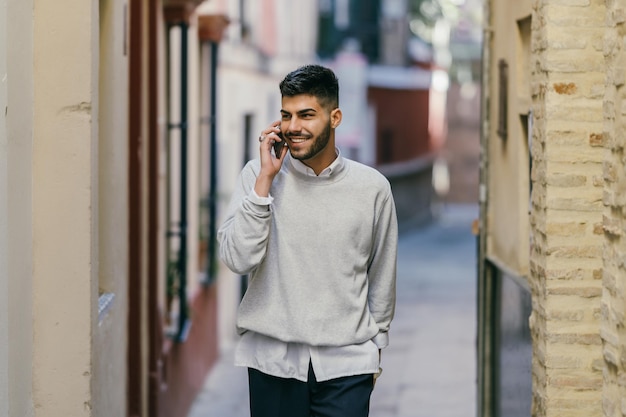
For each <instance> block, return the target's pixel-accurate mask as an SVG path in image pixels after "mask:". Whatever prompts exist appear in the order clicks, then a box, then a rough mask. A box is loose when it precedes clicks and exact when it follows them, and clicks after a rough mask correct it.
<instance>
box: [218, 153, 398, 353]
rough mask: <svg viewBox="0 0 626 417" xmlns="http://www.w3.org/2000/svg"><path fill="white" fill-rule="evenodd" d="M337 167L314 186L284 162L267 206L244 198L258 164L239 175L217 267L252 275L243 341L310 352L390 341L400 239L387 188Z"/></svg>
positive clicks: (366, 173) (375, 177) (356, 168)
mask: <svg viewBox="0 0 626 417" xmlns="http://www.w3.org/2000/svg"><path fill="white" fill-rule="evenodd" d="M338 158H340V159H339V161H338V162H339V163H338V164H334V165H335V169H334V170H333V171H332V173H331V175H330V176H326V177H322V176H320V177H315V176H307V175H305V174H303V173H301V172H299V171H297V170H295V168H294V167H293V166H292V162H293V161H292V159H291V157H290V155H287V157H286V158H285V161H284V163H283V166H282V168H281V171H280V172H279V173H278V174H277V175H276V177H275V178H274V181H273V183H272V187H271V190H270V194H271V195H272V196H273V198H274V201H273V203H272V204H271V205H270V206H266V205H259V204H255V203H253V202H252V201H251V199H250V198H248V196H249V195H250V193H251V190H252V189H253V188H254V184H255V180H256V177H257V175H258V173H259V171H260V161H259V160H258V159H256V160H253V161H250V162H249V163H248V164H247V165H246V166H245V167H244V169H243V170H242V172H241V174H240V176H239V179H238V183H237V186H236V189H235V191H234V194H233V197H232V200H231V203H230V207H229V209H228V213H227V215H226V219H225V221H224V223H223V225H222V227H221V228H220V230H219V232H218V240H219V243H220V258H221V259H222V261H223V262H224V263H225V264H226V265H227V266H228V267H229V268H230V269H231V270H232V271H233V272H235V273H239V274H250V281H249V286H248V289H247V291H246V293H245V296H244V298H243V300H242V302H241V304H240V306H239V314H238V318H237V330H238V332H239V333H240V334H242V333H244V332H246V331H248V330H250V331H254V332H257V333H260V334H263V335H266V336H270V337H273V338H275V339H278V340H281V341H283V342H297V343H304V344H307V345H310V346H347V345H353V344H358V343H363V342H365V341H367V340H370V339H372V338H374V337H377V336H378V337H377V339H379V340H380V339H381V338H382V339H383V340H386V339H387V331H388V330H389V325H390V322H391V319H392V318H393V314H394V308H395V279H396V255H397V240H398V228H397V221H396V213H395V206H394V201H393V196H392V194H391V187H390V185H389V182H388V181H387V179H386V178H385V177H384V176H383V175H381V174H380V173H379V172H378V171H376V170H375V169H373V168H370V167H368V166H366V165H363V164H360V163H357V162H354V161H351V160H348V159H345V158H342V157H341V156H338ZM381 336H382V337H381ZM384 344H385V345H386V343H384ZM379 347H384V346H379Z"/></svg>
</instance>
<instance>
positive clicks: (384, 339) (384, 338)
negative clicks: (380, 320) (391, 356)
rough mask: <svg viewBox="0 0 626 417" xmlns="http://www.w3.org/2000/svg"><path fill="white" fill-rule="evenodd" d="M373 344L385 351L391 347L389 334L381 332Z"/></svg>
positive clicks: (375, 337) (373, 340)
mask: <svg viewBox="0 0 626 417" xmlns="http://www.w3.org/2000/svg"><path fill="white" fill-rule="evenodd" d="M372 342H374V344H375V345H376V346H377V347H378V349H384V348H386V347H387V345H389V333H387V332H380V333H378V334H377V335H376V336H374V338H373V339H372Z"/></svg>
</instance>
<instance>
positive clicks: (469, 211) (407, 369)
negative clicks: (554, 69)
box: [188, 204, 478, 417]
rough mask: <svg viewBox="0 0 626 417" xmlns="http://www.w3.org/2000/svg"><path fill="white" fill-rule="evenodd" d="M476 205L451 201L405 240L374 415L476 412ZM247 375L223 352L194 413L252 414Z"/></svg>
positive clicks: (194, 416)
mask: <svg viewBox="0 0 626 417" xmlns="http://www.w3.org/2000/svg"><path fill="white" fill-rule="evenodd" d="M477 217H478V207H477V205H475V204H467V205H463V204H461V205H448V206H446V207H445V208H444V209H443V210H442V212H441V214H440V216H439V217H438V219H437V220H436V221H435V222H433V224H430V225H428V226H425V227H422V228H418V229H413V230H410V231H407V232H404V233H402V234H401V236H400V241H399V257H398V288H397V310H396V317H395V319H394V321H393V323H392V328H391V332H390V346H389V347H388V348H387V349H385V350H384V351H383V359H382V367H383V374H382V376H381V377H380V379H379V380H378V382H377V385H376V388H375V390H374V393H373V395H372V400H371V412H370V417H473V416H474V415H475V408H476V406H475V404H476V399H475V396H476V385H475V384H476V347H475V341H476V237H475V236H473V235H472V233H471V224H472V221H473V220H474V219H475V218H477ZM247 416H248V393H247V374H246V371H245V370H244V369H240V368H236V367H234V366H233V365H232V353H231V352H223V354H222V357H221V359H220V361H219V362H218V363H217V364H216V366H215V367H214V369H213V371H212V372H211V373H210V374H209V376H208V378H207V380H206V383H205V386H204V388H203V390H202V391H201V392H200V394H199V395H198V397H197V399H196V401H195V403H194V405H193V407H192V409H191V412H190V414H189V416H188V417H247Z"/></svg>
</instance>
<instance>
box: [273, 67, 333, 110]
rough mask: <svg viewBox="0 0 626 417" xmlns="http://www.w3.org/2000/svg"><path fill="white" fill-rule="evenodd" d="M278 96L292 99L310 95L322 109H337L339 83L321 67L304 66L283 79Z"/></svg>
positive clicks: (329, 70) (331, 73)
mask: <svg viewBox="0 0 626 417" xmlns="http://www.w3.org/2000/svg"><path fill="white" fill-rule="evenodd" d="M279 87H280V94H281V95H282V96H283V97H293V96H297V95H300V94H308V95H312V96H314V97H315V98H317V100H318V101H319V102H320V104H321V105H322V106H323V107H326V108H329V109H331V110H332V109H335V108H337V107H339V81H338V80H337V76H336V75H335V73H334V72H333V71H332V70H331V69H329V68H326V67H323V66H321V65H304V66H302V67H300V68H298V69H296V70H294V71H292V72H290V73H289V74H287V75H286V76H285V78H283V80H282V81H281V82H280V85H279Z"/></svg>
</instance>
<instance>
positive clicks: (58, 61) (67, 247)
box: [0, 0, 128, 417]
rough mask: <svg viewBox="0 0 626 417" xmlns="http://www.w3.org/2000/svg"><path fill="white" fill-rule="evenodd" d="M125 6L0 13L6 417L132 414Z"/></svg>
mask: <svg viewBox="0 0 626 417" xmlns="http://www.w3.org/2000/svg"><path fill="white" fill-rule="evenodd" d="M125 4H126V2H125V1H115V0H108V1H107V0H105V1H102V2H98V1H95V0H93V1H87V2H84V1H70V0H66V1H63V2H60V3H59V2H53V3H50V2H37V3H36V4H35V2H33V1H30V0H25V1H19V2H7V1H1V2H0V27H2V28H3V30H2V32H1V33H0V109H1V112H2V113H1V114H2V116H1V118H0V232H1V233H0V308H1V309H2V310H1V314H0V416H1V417H23V416H54V417H56V416H70V415H71V416H81V415H85V416H91V415H101V416H111V415H120V416H121V415H124V414H125V408H126V398H125V391H126V389H125V380H126V374H125V372H126V342H125V340H126V309H125V306H126V299H125V291H126V286H127V277H126V275H127V263H126V259H125V257H126V254H127V247H126V245H127V244H126V241H127V238H126V232H125V230H126V223H127V218H126V212H127V191H126V184H127V172H126V165H127V155H126V150H127V149H126V148H127V122H126V119H127V108H126V107H127V106H126V105H125V103H127V100H128V98H127V64H126V57H125V52H124V42H123V39H124V38H125V34H124V30H125V28H124V26H123V22H124V21H125V20H124V13H125ZM9 16H10V18H9ZM101 23H102V24H101ZM101 46H102V48H101ZM100 51H101V53H102V56H100V55H99V54H100ZM101 59H102V62H103V66H102V68H101V69H100V67H99V64H100V62H101ZM100 71H102V73H100ZM103 75H104V76H103ZM99 79H100V80H101V83H100V84H99V81H98V80H99ZM99 89H100V90H102V91H104V93H103V94H102V95H99V94H98V91H99ZM99 109H102V113H101V114H99ZM99 116H100V122H101V123H100V124H99ZM104 293H108V294H115V297H114V298H113V299H114V301H113V304H111V307H110V309H108V310H106V311H105V312H103V314H102V315H101V316H100V317H99V316H98V299H99V295H101V294H104Z"/></svg>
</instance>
